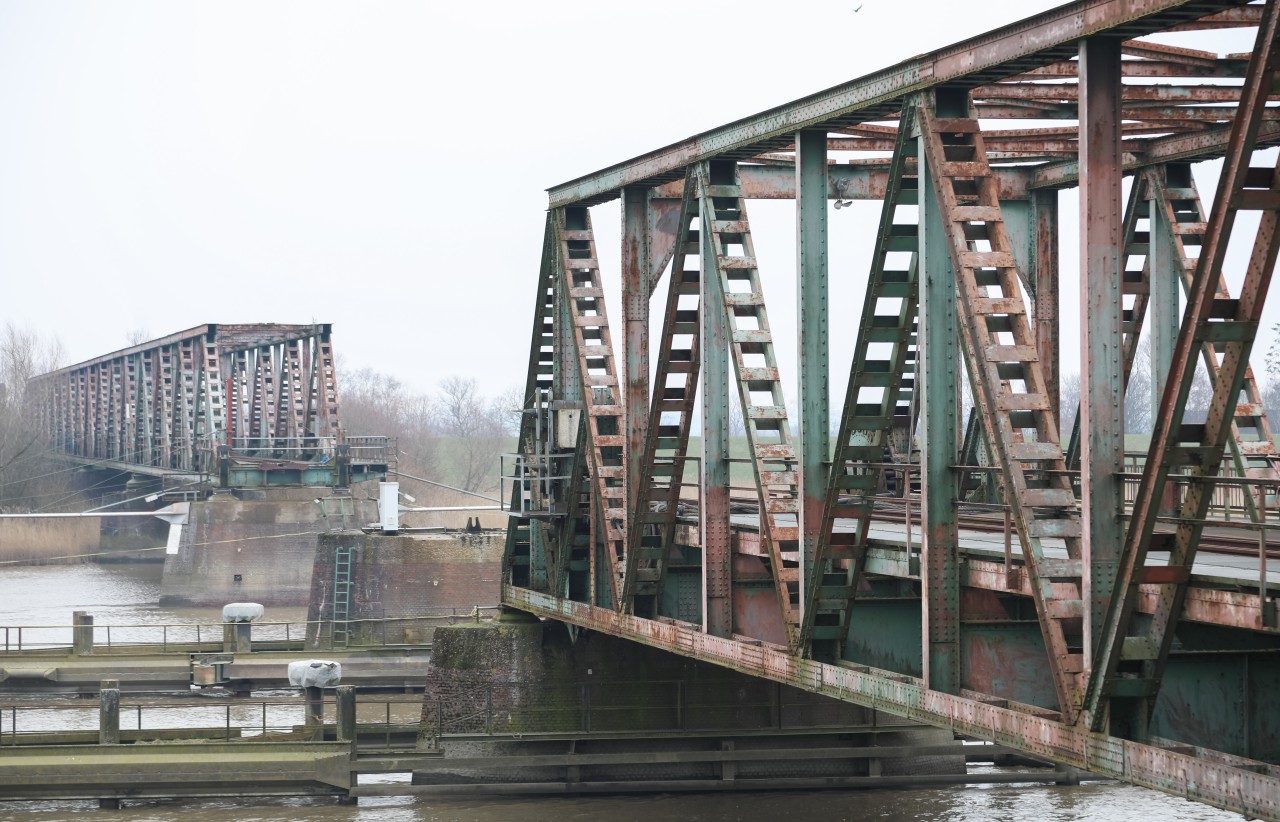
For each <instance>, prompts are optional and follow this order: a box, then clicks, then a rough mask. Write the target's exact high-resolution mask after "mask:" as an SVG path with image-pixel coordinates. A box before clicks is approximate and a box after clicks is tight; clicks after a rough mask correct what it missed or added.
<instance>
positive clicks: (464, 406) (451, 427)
mask: <svg viewBox="0 0 1280 822" xmlns="http://www.w3.org/2000/svg"><path fill="white" fill-rule="evenodd" d="M436 405H437V408H438V410H439V423H440V432H441V433H442V434H443V435H444V436H445V437H446V438H447V444H446V445H445V449H444V450H445V451H446V453H447V455H448V464H449V466H450V467H451V468H452V472H451V473H452V476H453V478H454V481H455V482H457V483H458V484H459V485H461V486H462V487H463V488H465V489H467V490H468V491H481V490H489V489H491V488H494V487H496V486H497V483H498V457H499V455H501V454H502V452H503V450H504V449H505V448H506V446H507V442H508V435H507V430H508V421H507V420H506V419H505V413H506V412H505V411H503V410H499V409H498V407H497V405H496V404H495V403H494V402H493V401H491V400H488V399H486V398H485V397H484V396H483V395H481V393H480V389H479V387H478V386H477V384H476V381H475V380H474V379H464V378H462V377H450V378H448V379H446V380H445V381H444V382H442V383H440V393H439V397H438V399H437V403H436Z"/></svg>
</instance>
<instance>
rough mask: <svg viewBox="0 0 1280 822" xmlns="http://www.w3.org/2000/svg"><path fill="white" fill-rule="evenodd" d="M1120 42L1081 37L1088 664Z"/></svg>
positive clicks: (1115, 267) (1109, 520)
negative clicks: (1082, 38) (1083, 38)
mask: <svg viewBox="0 0 1280 822" xmlns="http://www.w3.org/2000/svg"><path fill="white" fill-rule="evenodd" d="M1120 178H1121V164H1120V41H1119V40H1117V39H1113V38H1101V37H1093V38H1090V39H1088V40H1085V41H1083V42H1082V43H1081V44H1080V260H1081V263H1082V264H1081V272H1080V308H1081V312H1082V316H1081V318H1080V364H1081V368H1080V426H1081V428H1080V430H1081V432H1082V435H1083V436H1082V438H1081V449H1080V487H1081V504H1080V510H1081V559H1082V564H1083V571H1084V583H1083V593H1084V594H1085V597H1086V600H1087V601H1086V607H1085V609H1084V625H1085V629H1084V639H1085V642H1084V663H1085V666H1086V670H1088V667H1089V666H1090V665H1091V663H1092V662H1093V655H1094V652H1095V649H1096V648H1097V645H1098V639H1099V637H1100V636H1101V633H1102V623H1103V620H1104V619H1105V618H1106V613H1107V607H1108V605H1109V603H1110V598H1111V592H1112V590H1113V588H1114V587H1115V580H1116V573H1117V570H1118V563H1119V557H1120V543H1121V541H1122V540H1123V531H1122V529H1121V526H1120V517H1119V514H1120V491H1121V487H1120V480H1119V478H1118V476H1117V475H1118V474H1120V473H1121V472H1122V471H1123V469H1124V384H1125V381H1124V363H1123V356H1122V350H1121V343H1122V328H1121V325H1122V322H1123V316H1122V311H1121V308H1122V307H1121V297H1120V280H1121V256H1120V255H1121V233H1122V219H1123V216H1122V215H1123V213H1122V211H1121V202H1120V196H1121V190H1120Z"/></svg>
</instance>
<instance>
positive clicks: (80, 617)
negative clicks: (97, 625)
mask: <svg viewBox="0 0 1280 822" xmlns="http://www.w3.org/2000/svg"><path fill="white" fill-rule="evenodd" d="M71 652H72V653H74V654H75V655H76V656H92V655H93V614H90V613H87V612H85V611H76V612H74V613H73V614H72V615H71Z"/></svg>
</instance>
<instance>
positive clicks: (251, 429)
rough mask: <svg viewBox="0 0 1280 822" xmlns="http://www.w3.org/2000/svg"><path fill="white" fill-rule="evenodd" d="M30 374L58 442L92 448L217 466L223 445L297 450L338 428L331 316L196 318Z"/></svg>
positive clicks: (108, 455)
mask: <svg viewBox="0 0 1280 822" xmlns="http://www.w3.org/2000/svg"><path fill="white" fill-rule="evenodd" d="M31 385H32V392H33V395H34V396H35V397H37V398H38V400H37V401H38V402H39V403H40V414H41V419H42V420H43V422H44V426H45V428H46V430H47V433H48V436H49V438H50V444H51V446H52V447H53V449H54V450H56V451H58V452H61V453H64V454H67V455H70V456H73V457H77V458H81V459H85V460H102V461H109V462H114V463H120V464H123V465H136V466H138V467H140V468H147V469H158V470H161V471H173V472H191V473H201V472H210V471H212V470H214V468H215V465H216V463H215V458H216V454H215V450H216V448H217V447H218V446H220V445H226V444H233V445H234V447H235V448H236V450H237V451H238V452H242V453H244V452H247V453H250V454H252V453H255V452H261V453H271V452H274V451H276V450H296V449H297V448H298V443H299V441H306V440H316V439H317V438H326V437H334V436H336V435H337V434H338V433H339V430H340V425H339V419H338V386H337V372H336V368H335V363H334V355H333V342H332V338H331V331H330V326H329V325H327V324H326V325H305V326H291V325H267V324H262V325H218V324H210V325H203V326H197V327H196V328H192V329H189V330H187V331H183V332H180V333H177V334H173V335H170V336H168V337H163V338H161V339H157V340H153V341H151V342H147V343H142V344H140V345H135V346H133V347H131V348H126V349H124V350H122V351H117V352H115V353H113V354H108V355H106V356H103V357H98V358H96V359H93V360H88V361H86V362H83V363H79V364H77V365H72V366H68V367H67V368H62V369H59V370H58V371H53V372H50V373H48V374H44V375H41V376H39V377H36V378H34V379H33V381H32V384H31ZM315 445H318V443H313V444H312V447H315Z"/></svg>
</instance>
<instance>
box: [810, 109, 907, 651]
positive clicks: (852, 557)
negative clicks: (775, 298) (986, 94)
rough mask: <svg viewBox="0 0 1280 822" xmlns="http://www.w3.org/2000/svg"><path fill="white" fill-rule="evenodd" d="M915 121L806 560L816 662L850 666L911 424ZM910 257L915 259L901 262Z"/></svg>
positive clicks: (889, 193) (895, 176)
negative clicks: (901, 438)
mask: <svg viewBox="0 0 1280 822" xmlns="http://www.w3.org/2000/svg"><path fill="white" fill-rule="evenodd" d="M913 118H914V106H913V105H912V104H910V103H909V104H908V105H906V106H904V109H903V112H902V118H901V120H900V124H899V126H898V137H897V142H896V145H895V147H894V153H893V162H892V165H891V166H890V168H889V181H888V188H887V190H886V192H885V199H884V206H883V208H882V211H881V215H880V229H879V232H878V233H877V235H876V247H875V252H874V256H873V257H872V265H871V273H870V276H868V278H867V291H866V296H865V298H864V299H863V301H862V319H861V321H860V322H859V325H858V340H857V343H856V345H855V347H854V352H853V362H852V365H851V366H850V372H849V383H848V388H847V390H846V393H845V400H844V410H843V413H842V415H841V418H840V432H839V434H838V435H837V438H836V446H835V447H836V454H835V463H834V466H833V468H832V470H831V471H830V472H829V474H828V480H827V489H826V499H825V504H824V506H823V512H822V526H821V530H820V531H819V537H818V542H817V546H816V550H815V552H814V555H813V556H812V557H806V558H805V569H804V571H805V572H804V579H805V586H806V591H805V603H806V607H805V611H804V614H803V620H802V623H801V629H800V647H801V648H803V649H807V650H809V651H813V650H814V643H815V642H817V643H819V647H820V648H821V649H822V653H820V654H816V653H815V656H823V657H829V658H832V659H839V658H841V655H842V652H843V648H844V642H845V638H846V635H847V634H848V631H849V611H850V609H851V608H852V605H853V599H854V597H855V596H856V595H857V589H858V585H859V583H860V582H861V579H862V572H863V568H864V566H865V564H866V554H867V534H868V532H869V530H870V526H871V519H872V515H873V513H874V503H875V493H876V489H877V488H878V487H879V484H880V482H879V481H880V463H883V462H884V461H885V457H886V453H888V451H889V449H890V442H889V435H890V430H891V429H892V428H893V426H894V424H895V422H897V421H901V420H902V419H903V418H907V419H910V418H911V416H912V405H913V402H914V396H915V388H916V375H915V367H916V314H917V306H918V302H919V290H918V257H919V254H918V249H919V225H918V224H917V219H916V216H915V215H914V214H910V213H909V212H910V211H911V209H906V210H904V212H908V213H904V215H899V209H898V207H899V206H904V205H915V204H917V200H918V197H917V195H918V189H917V183H918V179H917V177H916V172H915V168H914V164H913V161H914V158H915V154H916V150H917V145H918V141H917V140H916V139H915V138H914V136H913V135H912V131H913V129H912V120H913ZM909 165H912V167H911V168H908V166H909ZM904 255H909V256H907V257H906V259H905V260H904V261H901V262H899V261H898V260H899V259H900V258H901V257H903V256H904ZM906 427H907V428H908V429H909V427H910V426H909V424H908V425H907V426H906ZM909 439H910V433H908V441H909Z"/></svg>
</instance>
